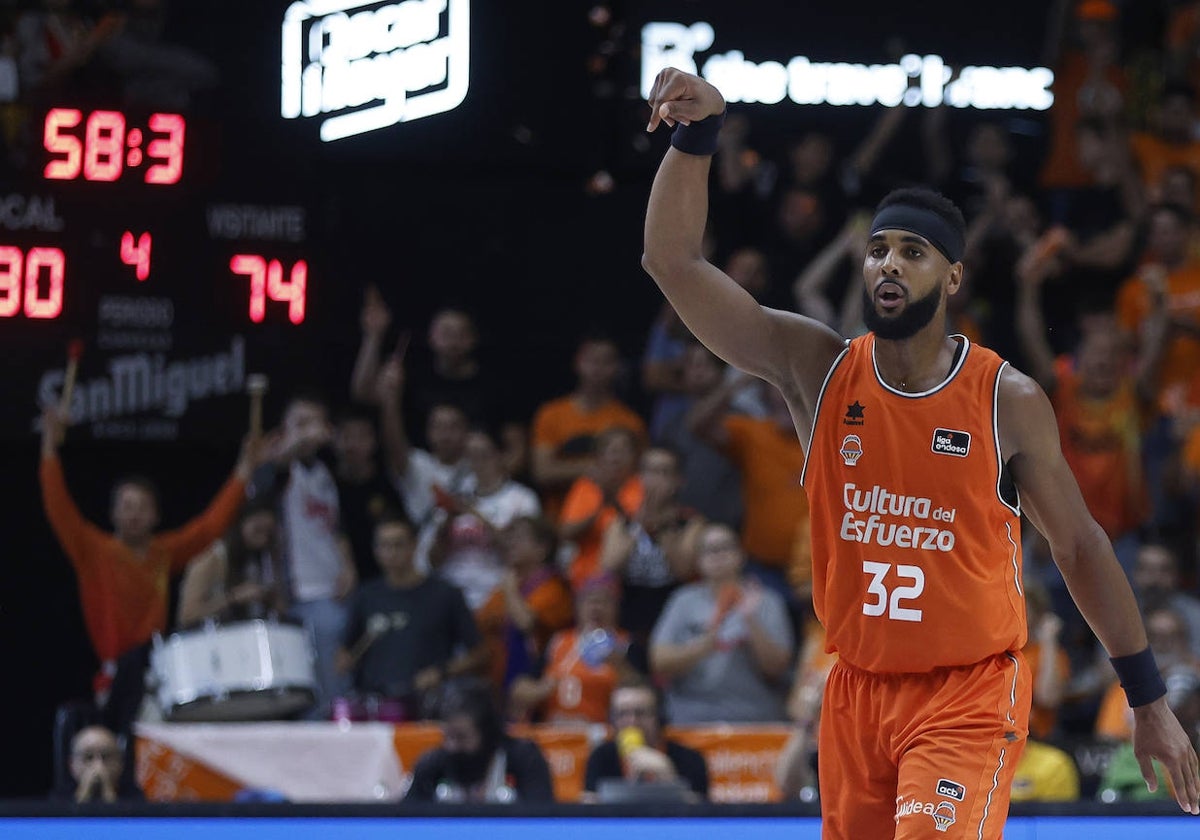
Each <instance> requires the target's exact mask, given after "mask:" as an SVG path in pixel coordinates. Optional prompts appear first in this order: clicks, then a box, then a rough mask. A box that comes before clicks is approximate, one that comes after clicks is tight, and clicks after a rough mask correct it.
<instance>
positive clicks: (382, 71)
mask: <svg viewBox="0 0 1200 840" xmlns="http://www.w3.org/2000/svg"><path fill="white" fill-rule="evenodd" d="M470 24H471V12H470V0H404V2H400V3H392V4H389V5H384V6H380V5H379V2H378V0H297V2H295V3H292V4H291V5H290V6H288V8H287V11H286V12H285V13H284V16H283V56H282V57H283V66H282V87H281V101H280V113H281V114H282V116H283V117H284V119H298V118H301V117H317V116H324V117H325V119H323V120H322V121H321V139H322V140H325V141H330V140H340V139H342V138H343V137H351V136H353V135H356V134H363V133H365V132H368V131H375V130H377V129H380V128H387V127H388V126H390V125H395V124H396V123H400V122H409V121H411V120H417V119H421V118H422V117H428V116H432V115H433V114H441V113H444V112H446V111H451V110H453V109H454V108H457V107H458V106H459V105H460V104H462V101H463V100H464V99H465V98H466V96H467V87H468V85H469V71H470V67H469V64H470Z"/></svg>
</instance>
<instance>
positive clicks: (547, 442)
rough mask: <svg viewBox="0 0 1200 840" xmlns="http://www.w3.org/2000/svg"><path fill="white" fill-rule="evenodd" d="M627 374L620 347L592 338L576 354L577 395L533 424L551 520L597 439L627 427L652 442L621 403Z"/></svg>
mask: <svg viewBox="0 0 1200 840" xmlns="http://www.w3.org/2000/svg"><path fill="white" fill-rule="evenodd" d="M620 369H621V356H620V352H619V351H618V350H617V345H616V343H615V342H614V341H613V340H612V339H610V338H606V337H603V336H589V337H587V338H584V339H583V340H582V341H581V342H580V343H579V349H578V350H577V351H576V353H575V375H576V376H577V377H578V380H577V381H578V384H577V385H576V387H575V390H574V391H573V392H572V393H570V394H567V395H566V396H564V397H559V398H558V399H554V400H550V401H549V402H547V403H544V404H543V405H542V406H541V407H539V408H538V410H537V413H536V414H535V415H534V418H533V482H534V485H535V486H536V488H537V490H538V491H540V492H541V494H542V501H543V503H544V507H545V511H546V515H547V516H549V517H550V518H551V519H553V518H555V517H556V516H557V515H558V511H559V508H560V506H561V505H562V500H563V495H564V494H565V492H566V490H567V488H569V487H570V486H571V484H572V482H574V481H575V480H576V479H578V478H580V477H582V476H584V475H586V474H587V472H588V469H589V468H590V467H591V464H592V460H593V456H594V455H595V452H596V438H597V437H598V436H599V434H600V433H601V432H603V431H604V430H605V429H608V428H610V427H612V426H621V427H623V428H626V429H629V430H630V431H632V432H633V433H634V434H635V435H637V437H638V440H639V441H642V442H643V443H644V442H645V440H646V424H645V423H644V422H643V421H642V418H641V417H639V416H638V415H637V414H636V413H635V412H634V411H633V410H632V409H631V408H629V407H628V406H627V405H625V404H624V403H622V402H621V401H620V400H618V399H617V397H616V392H615V390H614V388H615V384H616V381H617V376H618V374H619V373H620Z"/></svg>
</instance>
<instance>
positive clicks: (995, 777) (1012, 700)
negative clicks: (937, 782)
mask: <svg viewBox="0 0 1200 840" xmlns="http://www.w3.org/2000/svg"><path fill="white" fill-rule="evenodd" d="M1005 656H1007V657H1008V660H1009V661H1010V662H1011V663H1012V664H1013V678H1012V687H1011V688H1010V689H1009V692H1008V712H1007V713H1006V715H1005V716H1006V718H1007V720H1008V723H1009V724H1010V725H1011V726H1012V727H1013V728H1014V729H1015V728H1016V726H1017V722H1016V720H1014V719H1013V709H1015V708H1016V706H1017V678H1018V677H1019V676H1020V674H1021V663H1020V661H1019V660H1018V659H1017V658H1016V657H1015V656H1013V655H1012V654H1011V653H1008V654H1005ZM1007 752H1008V748H1007V747H1001V748H1000V757H999V759H998V760H997V762H996V772H995V773H993V774H992V787H991V790H989V791H988V795H987V802H985V803H984V806H983V816H982V817H980V818H979V833H978V834H977V835H976V837H977V838H978V840H983V826H984V824H986V823H987V818H988V812H989V811H990V810H991V808H992V797H993V796H994V795H995V793H996V788H998V787H999V786H1000V773H1001V771H1002V770H1004V756H1005V754H1006V753H1007Z"/></svg>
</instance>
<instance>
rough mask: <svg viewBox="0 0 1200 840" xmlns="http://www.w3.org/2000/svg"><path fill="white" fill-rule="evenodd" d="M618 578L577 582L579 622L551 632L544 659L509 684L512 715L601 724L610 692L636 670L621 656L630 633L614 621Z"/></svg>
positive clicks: (600, 577) (604, 718)
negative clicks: (567, 628)
mask: <svg viewBox="0 0 1200 840" xmlns="http://www.w3.org/2000/svg"><path fill="white" fill-rule="evenodd" d="M620 600H621V595H620V583H619V582H618V581H617V579H616V578H614V577H613V576H612V575H608V574H600V575H595V576H593V577H591V578H588V580H586V581H584V583H583V584H582V585H581V586H580V588H579V591H578V594H577V596H576V600H575V610H576V614H577V616H578V622H577V623H576V625H575V627H574V628H573V629H571V630H561V631H559V632H558V633H555V634H554V638H552V639H551V640H550V645H549V646H548V647H547V648H546V653H545V657H544V658H543V661H542V662H540V663H539V664H538V666H537V667H536V668H534V669H533V671H532V672H531V673H530V674H528V675H526V676H522V677H518V678H517V679H516V680H515V681H514V682H513V686H512V694H511V700H512V712H513V716H514V717H516V718H518V719H522V718H528V717H536V718H539V719H541V720H543V721H545V722H547V723H605V722H607V721H608V705H609V700H610V698H611V697H612V693H613V691H614V690H615V689H616V687H617V684H618V683H619V682H620V681H621V680H622V679H626V678H629V677H632V676H633V675H634V674H635V672H634V670H633V668H632V667H631V666H630V665H629V663H628V661H627V660H626V658H625V653H626V651H627V650H628V649H629V636H628V634H626V633H625V632H624V631H623V630H621V629H619V628H618V626H617V613H618V610H619V608H620Z"/></svg>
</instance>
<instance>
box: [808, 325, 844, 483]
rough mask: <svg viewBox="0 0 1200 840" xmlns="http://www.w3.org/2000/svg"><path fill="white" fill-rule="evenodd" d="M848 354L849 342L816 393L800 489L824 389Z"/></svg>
mask: <svg viewBox="0 0 1200 840" xmlns="http://www.w3.org/2000/svg"><path fill="white" fill-rule="evenodd" d="M849 352H850V342H849V341H847V342H846V344H845V346H844V347H842V352H841V353H838V354H837V358H835V359H834V360H833V364H831V365H830V366H829V370H828V371H827V372H826V373H825V381H824V382H822V383H821V390H820V391H818V392H817V404H816V406H814V407H813V419H812V427H811V428H809V430H808V445H807V446H805V447H804V466H803V467H801V468H800V486H801V487H803V486H804V479H805V478H806V477H807V476H808V459H809V458H811V457H812V444H813V438H814V437H816V435H817V421H818V420H819V419H820V418H821V404H822V403H823V402H824V401H825V389H826V388H828V387H829V380H831V379H833V372H834V371H835V370H837V369H838V365H840V364H841V363H842V359H844V358H846V354H847V353H849Z"/></svg>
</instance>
